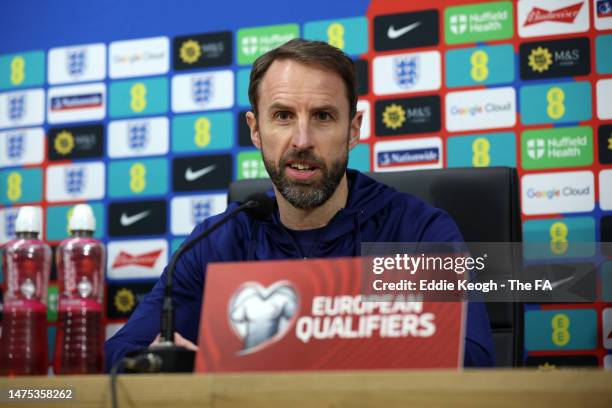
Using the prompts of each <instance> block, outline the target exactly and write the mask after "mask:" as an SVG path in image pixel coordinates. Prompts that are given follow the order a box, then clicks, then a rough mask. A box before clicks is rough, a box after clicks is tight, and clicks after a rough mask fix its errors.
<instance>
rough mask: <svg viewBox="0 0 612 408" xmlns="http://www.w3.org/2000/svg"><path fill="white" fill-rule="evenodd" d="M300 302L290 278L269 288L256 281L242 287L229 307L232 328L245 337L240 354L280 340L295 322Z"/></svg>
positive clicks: (228, 313) (232, 298) (257, 349)
mask: <svg viewBox="0 0 612 408" xmlns="http://www.w3.org/2000/svg"><path fill="white" fill-rule="evenodd" d="M299 303H300V302H299V296H298V293H297V291H296V289H295V288H294V287H293V285H292V284H291V283H290V282H288V281H278V282H275V283H273V284H271V285H270V286H268V287H267V288H266V287H263V286H262V285H261V284H259V283H257V282H245V283H244V284H243V285H242V286H240V287H239V288H238V289H237V290H236V292H234V294H233V295H232V297H231V298H230V301H229V304H228V310H227V317H228V322H229V324H230V327H231V328H232V329H233V331H234V333H235V334H236V335H237V336H238V337H239V338H240V339H241V340H242V349H241V350H240V351H239V352H238V353H237V354H238V355H245V354H249V353H254V352H257V351H259V350H261V349H263V348H265V347H267V346H269V345H271V344H273V343H275V342H277V341H278V340H280V339H281V338H282V337H283V336H284V335H285V334H286V333H287V332H288V331H289V329H290V328H291V327H292V326H293V324H294V323H295V318H296V317H297V313H298V310H299Z"/></svg>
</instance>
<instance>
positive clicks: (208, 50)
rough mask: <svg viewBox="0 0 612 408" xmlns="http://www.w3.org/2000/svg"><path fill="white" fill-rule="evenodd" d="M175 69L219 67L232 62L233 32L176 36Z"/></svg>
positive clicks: (174, 42)
mask: <svg viewBox="0 0 612 408" xmlns="http://www.w3.org/2000/svg"><path fill="white" fill-rule="evenodd" d="M173 44H174V47H173V48H174V55H173V61H174V69H175V70H176V71H180V70H185V69H194V68H208V67H218V66H221V65H231V63H232V54H233V51H232V33H231V32H230V31H224V32H220V33H211V34H199V35H189V36H181V37H175V38H174V41H173Z"/></svg>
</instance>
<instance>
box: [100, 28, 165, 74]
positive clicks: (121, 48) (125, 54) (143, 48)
mask: <svg viewBox="0 0 612 408" xmlns="http://www.w3.org/2000/svg"><path fill="white" fill-rule="evenodd" d="M169 68H170V41H169V40H168V37H155V38H146V39H141V40H129V41H115V42H112V43H111V44H110V46H109V75H110V77H111V78H113V79H115V78H128V77H136V76H147V75H160V74H165V73H166V72H168V69H169Z"/></svg>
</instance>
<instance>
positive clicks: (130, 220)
mask: <svg viewBox="0 0 612 408" xmlns="http://www.w3.org/2000/svg"><path fill="white" fill-rule="evenodd" d="M149 214H151V210H147V211H143V212H139V213H138V214H134V215H130V216H128V215H127V214H126V213H122V214H121V219H120V220H119V222H120V223H121V225H123V226H124V227H129V226H130V225H132V224H134V223H136V222H138V221H140V220H142V219H143V218H146V217H147V216H148V215H149Z"/></svg>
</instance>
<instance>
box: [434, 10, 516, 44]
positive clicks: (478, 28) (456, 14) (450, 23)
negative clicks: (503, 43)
mask: <svg viewBox="0 0 612 408" xmlns="http://www.w3.org/2000/svg"><path fill="white" fill-rule="evenodd" d="M444 16H445V21H446V25H445V31H444V32H445V37H446V42H447V43H448V44H460V43H466V42H477V41H490V40H500V39H506V38H511V37H512V34H513V21H512V20H513V18H512V3H511V2H508V1H500V2H494V3H485V4H471V5H467V6H456V7H448V8H446V10H445V11H444Z"/></svg>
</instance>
